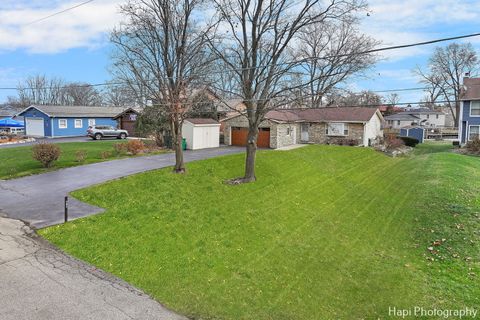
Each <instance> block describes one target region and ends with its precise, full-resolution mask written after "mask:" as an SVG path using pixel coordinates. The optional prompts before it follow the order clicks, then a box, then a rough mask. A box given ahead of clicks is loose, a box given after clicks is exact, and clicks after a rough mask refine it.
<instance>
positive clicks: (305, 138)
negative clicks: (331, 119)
mask: <svg viewBox="0 0 480 320" xmlns="http://www.w3.org/2000/svg"><path fill="white" fill-rule="evenodd" d="M301 127H302V133H301V139H302V142H308V128H309V127H310V125H309V124H308V123H302V126H301Z"/></svg>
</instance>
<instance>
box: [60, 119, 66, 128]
mask: <svg viewBox="0 0 480 320" xmlns="http://www.w3.org/2000/svg"><path fill="white" fill-rule="evenodd" d="M62 121H65V126H61V125H60V123H61V122H62ZM58 129H68V119H58Z"/></svg>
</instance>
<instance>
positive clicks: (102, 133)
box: [87, 126, 128, 140]
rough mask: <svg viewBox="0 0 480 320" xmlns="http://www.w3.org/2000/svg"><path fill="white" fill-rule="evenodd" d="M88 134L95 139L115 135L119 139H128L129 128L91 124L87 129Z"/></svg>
mask: <svg viewBox="0 0 480 320" xmlns="http://www.w3.org/2000/svg"><path fill="white" fill-rule="evenodd" d="M87 136H89V137H90V138H92V139H93V140H100V139H102V138H105V137H115V138H117V139H126V138H127V137H128V132H127V130H122V129H118V128H114V127H112V126H90V127H88V129H87Z"/></svg>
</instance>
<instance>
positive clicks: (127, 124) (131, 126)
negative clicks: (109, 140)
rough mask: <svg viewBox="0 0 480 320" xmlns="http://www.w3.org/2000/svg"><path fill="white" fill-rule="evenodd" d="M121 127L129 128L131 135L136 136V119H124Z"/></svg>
mask: <svg viewBox="0 0 480 320" xmlns="http://www.w3.org/2000/svg"><path fill="white" fill-rule="evenodd" d="M120 128H121V129H123V130H127V132H128V135H129V136H135V121H129V120H125V119H122V120H121V122H120Z"/></svg>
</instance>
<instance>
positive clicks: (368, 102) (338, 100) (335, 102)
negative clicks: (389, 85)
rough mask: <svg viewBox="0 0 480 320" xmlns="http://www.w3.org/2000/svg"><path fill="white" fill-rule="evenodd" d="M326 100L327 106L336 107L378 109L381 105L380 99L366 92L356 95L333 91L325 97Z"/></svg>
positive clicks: (378, 96)
mask: <svg viewBox="0 0 480 320" xmlns="http://www.w3.org/2000/svg"><path fill="white" fill-rule="evenodd" d="M326 99H327V106H338V107H356V106H367V107H378V106H380V105H381V104H382V97H381V96H380V95H378V94H376V93H375V92H372V91H368V90H363V91H361V92H358V93H357V92H352V91H349V90H334V91H333V92H331V93H329V94H328V95H327V97H326Z"/></svg>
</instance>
